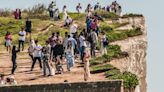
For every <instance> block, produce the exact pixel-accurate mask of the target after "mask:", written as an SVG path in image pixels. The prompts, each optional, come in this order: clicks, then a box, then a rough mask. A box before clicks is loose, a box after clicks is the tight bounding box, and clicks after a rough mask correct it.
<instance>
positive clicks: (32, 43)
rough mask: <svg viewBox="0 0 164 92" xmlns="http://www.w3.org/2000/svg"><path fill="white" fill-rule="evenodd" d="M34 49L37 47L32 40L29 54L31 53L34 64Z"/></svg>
mask: <svg viewBox="0 0 164 92" xmlns="http://www.w3.org/2000/svg"><path fill="white" fill-rule="evenodd" d="M34 47H35V42H34V40H30V45H29V47H28V53H29V56H30V57H31V60H32V62H33V61H34Z"/></svg>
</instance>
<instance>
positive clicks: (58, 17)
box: [55, 8, 60, 21]
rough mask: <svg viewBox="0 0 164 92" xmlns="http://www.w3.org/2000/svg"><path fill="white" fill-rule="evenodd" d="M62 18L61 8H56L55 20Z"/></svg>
mask: <svg viewBox="0 0 164 92" xmlns="http://www.w3.org/2000/svg"><path fill="white" fill-rule="evenodd" d="M59 19H60V16H59V9H58V8H56V9H55V21H58V20H59Z"/></svg>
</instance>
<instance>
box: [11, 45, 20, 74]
mask: <svg viewBox="0 0 164 92" xmlns="http://www.w3.org/2000/svg"><path fill="white" fill-rule="evenodd" d="M19 51H20V50H19V49H18V50H17V49H16V46H15V45H14V46H13V48H12V57H11V60H12V63H13V66H12V70H11V74H14V72H15V70H16V68H17V63H16V58H17V53H18V52H19Z"/></svg>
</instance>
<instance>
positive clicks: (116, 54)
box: [90, 45, 126, 66]
mask: <svg viewBox="0 0 164 92" xmlns="http://www.w3.org/2000/svg"><path fill="white" fill-rule="evenodd" d="M107 51H108V54H107V55H103V56H99V57H95V58H92V59H91V60H90V65H91V66H93V65H98V64H103V63H106V62H110V61H111V60H112V59H114V58H123V57H126V55H124V52H122V51H121V48H120V46H118V45H109V46H107Z"/></svg>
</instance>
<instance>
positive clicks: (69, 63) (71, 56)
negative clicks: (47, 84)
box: [66, 41, 74, 71]
mask: <svg viewBox="0 0 164 92" xmlns="http://www.w3.org/2000/svg"><path fill="white" fill-rule="evenodd" d="M66 59H67V70H68V71H71V67H73V65H74V50H73V47H72V42H71V41H69V42H68V46H67V48H66Z"/></svg>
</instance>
